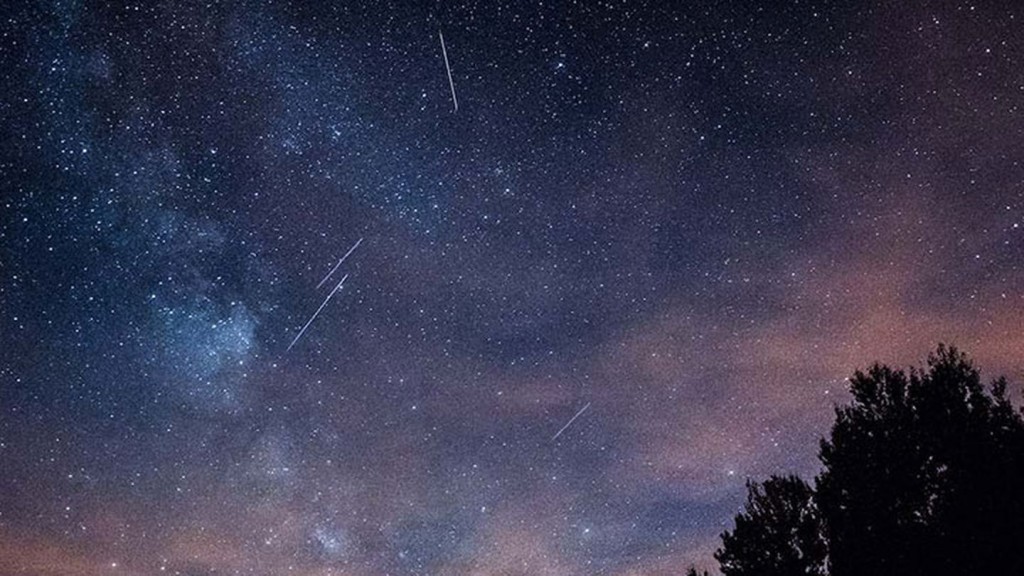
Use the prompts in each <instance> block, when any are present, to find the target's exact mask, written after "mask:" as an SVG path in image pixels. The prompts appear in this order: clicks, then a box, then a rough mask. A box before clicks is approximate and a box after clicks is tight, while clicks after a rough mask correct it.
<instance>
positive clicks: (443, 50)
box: [437, 30, 459, 112]
mask: <svg viewBox="0 0 1024 576" xmlns="http://www.w3.org/2000/svg"><path fill="white" fill-rule="evenodd" d="M437 35H438V37H440V38H441V53H442V54H444V68H445V70H447V71H448V85H449V86H451V87H452V103H453V104H455V111H456V112H458V111H459V99H458V98H456V97H455V81H454V80H452V67H451V66H450V65H449V64H448V50H447V49H445V47H444V34H442V33H441V31H440V30H438V31H437Z"/></svg>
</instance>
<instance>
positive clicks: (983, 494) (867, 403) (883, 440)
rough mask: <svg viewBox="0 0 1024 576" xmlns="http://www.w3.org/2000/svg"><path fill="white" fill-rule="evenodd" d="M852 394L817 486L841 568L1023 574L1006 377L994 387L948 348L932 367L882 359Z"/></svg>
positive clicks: (835, 565) (1020, 442)
mask: <svg viewBox="0 0 1024 576" xmlns="http://www.w3.org/2000/svg"><path fill="white" fill-rule="evenodd" d="M851 392H852V393H853V399H854V400H853V403H852V404H851V405H849V406H845V407H842V408H839V409H837V411H836V422H835V424H834V425H833V427H832V434H831V436H830V438H829V439H827V440H824V441H822V444H821V461H822V463H823V464H824V471H823V472H822V474H821V475H820V476H819V477H818V483H817V501H818V505H819V507H820V508H821V510H822V514H823V517H824V519H825V533H826V536H827V538H828V542H829V547H830V550H829V552H830V557H831V564H832V570H831V572H832V574H833V576H846V575H853V574H874V575H877V576H884V575H888V574H893V575H896V574H900V575H906V574H941V573H959V574H969V573H986V572H988V573H993V572H990V571H992V570H996V571H999V573H1016V574H1024V547H1021V545H1020V544H1021V543H1024V539H1022V538H1021V537H1022V535H1024V533H1022V528H1024V498H1022V497H1024V491H1022V488H1024V473H1022V464H1024V425H1022V421H1021V418H1020V415H1019V414H1017V413H1015V411H1014V409H1013V407H1012V406H1011V404H1010V401H1009V400H1008V399H1007V397H1006V382H1005V380H1002V379H1000V380H997V381H996V382H995V383H994V384H993V386H992V388H991V391H990V392H989V393H986V391H985V388H984V387H983V386H982V384H981V378H980V376H979V374H978V371H977V369H976V368H974V366H973V365H972V364H971V362H970V361H968V360H967V358H966V357H965V356H964V355H963V354H961V353H960V352H958V351H957V350H956V349H955V348H945V347H943V346H940V347H939V349H938V351H937V352H936V353H935V354H934V355H932V356H931V357H930V358H929V360H928V368H927V369H926V370H915V371H911V372H910V373H909V374H907V373H905V372H903V371H900V370H892V369H891V368H888V367H885V366H877V365H876V366H875V367H873V368H872V369H871V370H870V371H869V372H868V373H867V374H864V373H862V372H858V373H857V374H855V375H854V377H853V379H852V380H851ZM1005 570H1012V571H1011V572H1005Z"/></svg>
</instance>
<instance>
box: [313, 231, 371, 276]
mask: <svg viewBox="0 0 1024 576" xmlns="http://www.w3.org/2000/svg"><path fill="white" fill-rule="evenodd" d="M362 243H363V239H362V238H360V239H359V240H358V241H356V243H355V244H354V245H353V246H352V247H351V248H349V249H348V252H346V253H345V255H344V256H342V257H341V260H338V263H337V264H335V265H334V268H331V271H330V272H328V273H327V276H324V279H323V280H321V281H320V283H319V284H317V285H316V287H317V288H320V287H321V286H323V285H324V282H327V279H328V278H330V277H331V276H332V275H333V274H334V273H335V272H336V271H337V270H338V267H339V266H341V263H342V262H344V261H345V258H348V257H349V255H350V254H352V253H353V252H355V251H356V248H359V245H360V244H362Z"/></svg>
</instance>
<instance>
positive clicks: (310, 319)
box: [288, 274, 348, 351]
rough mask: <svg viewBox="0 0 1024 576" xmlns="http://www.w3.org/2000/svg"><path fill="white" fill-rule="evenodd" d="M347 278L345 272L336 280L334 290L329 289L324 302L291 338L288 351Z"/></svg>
mask: <svg viewBox="0 0 1024 576" xmlns="http://www.w3.org/2000/svg"><path fill="white" fill-rule="evenodd" d="M347 279H348V274H345V275H344V276H342V277H341V282H338V285H337V286H335V287H334V290H331V293H330V294H328V295H327V298H325V299H324V303H323V304H321V305H320V307H319V308H317V309H316V312H314V313H313V315H312V316H311V317H310V318H309V321H308V322H306V325H305V326H303V327H302V330H299V334H298V335H297V336H296V337H295V340H292V343H291V344H289V345H288V350H289V351H290V350H291V349H292V346H295V343H296V342H298V341H299V338H302V335H303V334H305V333H306V328H309V325H310V324H312V323H313V320H316V317H317V316H319V315H320V311H321V310H323V309H324V306H327V303H328V302H330V300H331V296H334V293H335V292H337V291H338V290H340V289H341V285H342V284H344V283H345V280H347Z"/></svg>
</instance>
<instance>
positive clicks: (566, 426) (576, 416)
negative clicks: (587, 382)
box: [551, 402, 590, 442]
mask: <svg viewBox="0 0 1024 576" xmlns="http://www.w3.org/2000/svg"><path fill="white" fill-rule="evenodd" d="M587 408H590V402H587V405H586V406H584V407H583V408H580V411H579V412H577V413H576V415H575V416H573V417H572V418H570V419H569V421H568V422H566V423H565V426H562V429H561V430H559V431H558V432H557V433H556V434H555V435H554V436H552V437H551V441H552V442H553V441H555V440H557V439H558V437H559V436H561V435H562V432H565V429H566V428H568V427H569V426H570V425H571V424H572V423H573V422H575V421H576V419H577V418H579V417H580V414H583V413H584V412H586V411H587Z"/></svg>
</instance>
